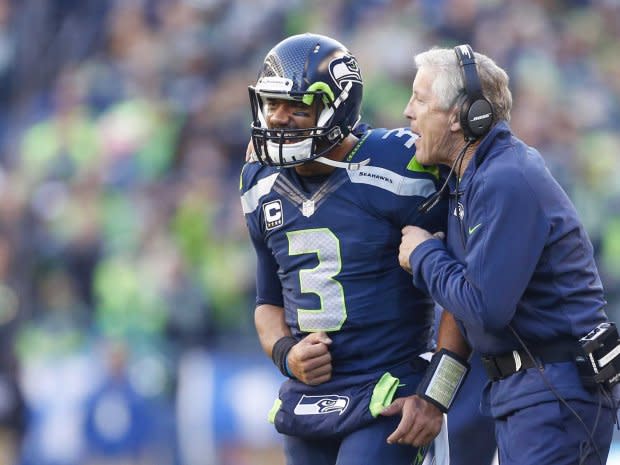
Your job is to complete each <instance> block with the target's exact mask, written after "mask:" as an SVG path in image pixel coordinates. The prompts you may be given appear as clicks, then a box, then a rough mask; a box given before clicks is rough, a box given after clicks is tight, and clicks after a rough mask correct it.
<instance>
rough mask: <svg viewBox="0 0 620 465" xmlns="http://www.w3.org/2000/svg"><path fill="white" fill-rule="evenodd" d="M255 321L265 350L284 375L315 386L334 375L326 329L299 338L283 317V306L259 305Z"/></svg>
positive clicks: (329, 341) (329, 340)
mask: <svg viewBox="0 0 620 465" xmlns="http://www.w3.org/2000/svg"><path fill="white" fill-rule="evenodd" d="M254 324H255V325H256V332H257V333H258V339H259V340H260V343H261V346H262V347H263V350H264V351H265V353H266V354H267V355H268V356H269V357H270V358H271V359H272V360H273V362H274V363H275V364H276V366H277V367H278V368H279V369H280V371H281V372H282V374H283V375H285V376H288V377H291V378H296V379H298V380H299V381H301V382H303V383H305V384H309V385H311V386H315V385H317V384H321V383H324V382H325V381H328V380H329V379H331V374H332V358H331V355H330V353H329V345H330V344H331V342H332V341H331V339H330V338H329V337H328V336H327V334H326V333H324V332H318V333H310V334H308V335H307V336H306V337H304V338H303V339H301V340H300V341H297V339H295V338H294V337H293V336H292V335H291V331H290V329H289V327H288V325H287V324H286V322H285V319H284V309H283V308H282V307H278V306H276V305H269V304H263V305H259V306H258V307H256V310H255V312H254Z"/></svg>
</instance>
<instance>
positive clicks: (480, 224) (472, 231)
mask: <svg viewBox="0 0 620 465" xmlns="http://www.w3.org/2000/svg"><path fill="white" fill-rule="evenodd" d="M480 226H482V223H478V224H477V225H476V226H474V227H473V228H469V235H470V236H471V235H472V234H473V233H474V231H475V230H476V229H478V228H479V227H480Z"/></svg>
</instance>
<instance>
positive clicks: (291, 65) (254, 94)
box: [249, 33, 363, 166]
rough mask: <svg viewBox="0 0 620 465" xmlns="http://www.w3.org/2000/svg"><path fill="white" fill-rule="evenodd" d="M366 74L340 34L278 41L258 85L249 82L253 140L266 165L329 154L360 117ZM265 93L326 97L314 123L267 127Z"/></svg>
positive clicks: (308, 100)
mask: <svg viewBox="0 0 620 465" xmlns="http://www.w3.org/2000/svg"><path fill="white" fill-rule="evenodd" d="M362 88H363V82H362V75H361V72H360V69H359V66H358V64H357V60H356V59H355V57H354V56H353V55H352V54H351V52H349V50H347V48H346V47H345V46H344V45H342V44H341V43H340V42H338V41H337V40H334V39H331V38H329V37H326V36H322V35H318V34H310V33H306V34H299V35H295V36H291V37H289V38H287V39H285V40H283V41H282V42H280V43H278V44H277V45H276V46H275V47H274V48H273V49H272V50H271V51H270V52H269V53H268V54H267V56H266V57H265V61H264V63H263V67H262V69H261V71H260V73H259V76H258V80H257V82H256V85H255V86H250V87H249V92H250V103H251V107H252V118H253V121H252V143H253V145H254V152H255V154H256V156H257V158H258V160H259V161H260V162H261V163H263V164H266V165H276V166H294V165H299V164H301V163H305V162H307V161H310V160H314V159H316V158H318V157H321V156H323V155H325V154H326V153H327V152H329V151H330V150H331V149H332V148H333V147H334V146H336V145H337V144H339V143H340V142H341V141H342V140H343V139H344V138H345V137H347V136H348V135H349V134H350V133H351V131H352V130H353V128H354V127H355V125H356V124H357V123H358V121H359V119H360V107H361V104H362ZM265 98H277V99H289V100H297V101H301V102H303V103H305V104H307V105H312V104H313V103H315V102H316V101H315V99H317V98H318V99H319V101H320V102H322V108H321V110H320V112H319V114H318V117H317V121H316V125H315V126H314V127H311V128H304V129H290V128H287V129H282V128H280V129H268V127H267V123H266V120H265V115H264V112H263V105H264V103H265V102H264V99H265Z"/></svg>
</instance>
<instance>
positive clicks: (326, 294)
mask: <svg viewBox="0 0 620 465" xmlns="http://www.w3.org/2000/svg"><path fill="white" fill-rule="evenodd" d="M286 236H287V237H288V252H289V255H302V254H315V255H316V256H317V258H318V259H319V264H318V265H317V266H316V267H314V268H311V269H306V270H300V271H299V285H300V289H301V292H303V293H308V292H312V293H313V294H316V295H318V296H319V299H320V301H321V308H318V309H305V308H298V309H297V318H298V320H299V329H301V330H302V331H304V332H314V331H338V330H339V329H340V328H341V327H342V325H343V323H344V322H345V320H346V319H347V309H346V306H345V303H344V291H343V290H342V284H340V282H338V281H337V280H335V279H334V276H336V275H337V274H338V273H340V269H341V268H342V260H341V258H340V241H339V240H338V238H337V237H336V236H335V235H334V233H332V232H331V231H330V230H329V229H327V228H319V229H303V230H301V231H292V232H288V233H286Z"/></svg>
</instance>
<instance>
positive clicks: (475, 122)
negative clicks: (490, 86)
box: [454, 44, 493, 142]
mask: <svg viewBox="0 0 620 465" xmlns="http://www.w3.org/2000/svg"><path fill="white" fill-rule="evenodd" d="M454 53H456V57H457V59H458V62H459V65H460V66H461V68H462V69H463V80H464V82H465V100H464V102H463V103H462V104H461V108H460V112H459V119H460V123H461V128H462V129H463V133H464V134H465V140H467V141H470V142H473V141H475V140H478V139H480V138H481V137H483V136H485V135H486V133H487V132H489V129H491V125H492V124H493V107H492V106H491V104H490V103H489V101H488V100H487V99H486V98H484V96H483V95H482V86H481V84H480V78H479V77H478V71H477V70H476V58H475V56H474V51H473V49H472V48H471V46H469V45H468V44H464V45H458V46H456V47H454Z"/></svg>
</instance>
